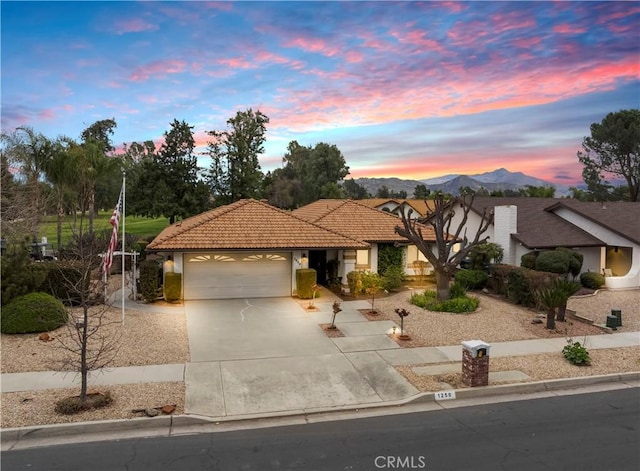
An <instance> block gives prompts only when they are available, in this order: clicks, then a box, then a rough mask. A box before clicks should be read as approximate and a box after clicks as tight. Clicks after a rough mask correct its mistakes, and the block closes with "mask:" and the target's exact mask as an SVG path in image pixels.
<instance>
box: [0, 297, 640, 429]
mask: <svg viewBox="0 0 640 471" xmlns="http://www.w3.org/2000/svg"><path fill="white" fill-rule="evenodd" d="M477 296H478V298H479V299H480V300H481V304H480V309H479V310H478V311H477V312H475V313H471V314H446V313H436V312H430V311H424V310H422V309H420V308H418V307H416V306H413V305H411V304H409V302H408V301H409V297H410V292H407V291H405V292H402V293H399V294H396V295H393V296H389V297H385V298H379V299H376V301H375V307H376V309H377V310H379V311H380V315H379V316H377V317H376V318H375V320H383V319H391V320H394V321H396V322H398V323H399V318H398V316H397V315H396V314H395V312H394V309H395V308H399V307H400V308H402V307H404V308H405V309H407V310H408V311H409V312H410V313H411V315H409V317H407V318H405V328H406V330H407V332H408V333H409V334H410V335H411V337H412V340H411V341H409V342H402V345H403V346H439V345H459V344H460V342H461V341H463V340H469V339H477V338H479V339H482V340H484V341H487V342H490V343H491V342H501V341H508V340H522V339H531V338H538V337H545V336H556V337H557V336H565V335H567V334H569V335H572V336H573V337H574V338H576V339H577V340H579V337H580V336H582V335H588V334H602V335H606V334H605V333H604V332H603V331H602V330H601V329H598V328H596V327H593V326H589V325H587V324H584V323H580V322H576V321H574V322H567V323H566V324H561V323H559V329H558V331H556V332H549V331H547V330H546V329H545V328H544V326H543V325H532V324H531V320H532V319H533V318H534V317H535V316H536V314H537V313H536V312H534V311H532V310H529V309H525V308H522V307H518V306H513V305H511V304H509V303H506V302H504V301H502V300H500V299H497V298H494V297H491V296H486V295H477ZM639 296H640V290H635V291H616V292H610V291H600V292H598V294H597V295H595V296H589V297H583V298H579V299H578V298H572V299H571V300H570V302H569V308H570V309H574V310H576V311H577V312H578V313H579V314H581V315H585V316H586V317H593V316H589V315H588V314H586V313H587V312H591V313H596V312H597V313H599V314H601V315H603V319H605V318H606V314H608V313H609V312H610V310H611V309H622V312H623V325H624V326H623V327H622V328H621V329H619V331H623V332H624V331H640V308H639V307H638V306H639V302H638V300H639ZM326 297H329V295H328V294H327V296H326ZM120 315H121V312H120V310H119V309H117V308H111V309H110V310H109V311H108V315H107V318H108V320H109V322H111V324H110V326H109V327H108V328H112V329H114V332H116V333H119V334H120V335H121V337H120V342H119V344H120V349H119V351H118V354H117V356H116V357H115V359H114V361H113V363H112V364H111V366H132V365H150V364H169V363H185V362H187V361H189V350H188V339H187V332H186V320H185V316H184V313H183V311H182V309H176V312H175V313H171V314H164V313H152V312H146V311H127V312H126V323H125V327H122V326H121V324H120ZM594 320H596V322H598V321H599V319H594ZM338 322H339V319H338ZM602 322H604V320H602ZM50 335H51V336H52V337H54V341H52V342H43V341H41V340H38V335H36V334H26V335H2V336H1V338H0V341H1V342H2V358H1V367H2V373H10V372H11V373H13V372H27V371H45V370H50V369H52V365H55V364H59V362H60V360H61V359H62V358H63V355H64V354H65V352H64V351H63V350H61V349H60V348H59V341H58V340H59V339H61V338H64V337H65V336H66V335H69V331H68V330H67V329H66V328H61V329H58V330H56V331H54V332H52V333H50ZM141 345H143V346H144V348H141ZM587 348H588V345H587ZM590 354H591V358H592V366H590V367H576V366H573V365H571V364H569V363H568V362H567V361H566V360H565V359H564V358H563V357H562V354H561V353H560V352H558V354H545V355H528V356H522V357H512V358H496V359H492V360H491V370H492V371H506V370H519V371H522V372H524V373H526V374H528V375H529V376H531V378H532V381H537V380H544V379H552V378H563V377H572V376H586V375H598V374H605V373H613V372H622V371H638V370H640V347H633V348H624V349H610V350H594V351H591V352H590ZM414 366H418V365H414ZM398 370H399V371H400V372H401V373H403V374H404V375H405V376H406V377H407V378H408V379H409V380H410V381H411V382H412V383H413V384H414V385H416V387H417V388H418V389H420V390H422V391H435V390H438V389H440V388H441V385H440V382H443V381H444V382H447V383H448V384H451V385H452V386H454V387H459V386H460V387H461V386H462V385H460V384H457V382H459V381H460V378H459V375H456V374H453V375H445V377H434V376H418V375H415V374H414V373H413V371H412V370H411V368H410V367H399V368H398ZM102 390H103V391H106V390H109V391H110V392H111V394H112V396H113V397H114V403H113V404H111V405H110V406H109V407H107V408H104V409H100V410H95V411H90V412H84V413H82V414H78V415H74V416H59V415H57V414H56V413H55V412H54V410H53V408H54V404H55V402H56V401H57V400H58V399H60V398H63V397H68V396H73V395H76V394H78V390H77V389H56V390H54V389H51V390H45V391H33V392H31V391H29V392H18V393H5V394H2V404H1V409H0V412H1V417H0V424H1V426H2V427H24V426H30V425H42V424H52V423H65V422H80V421H94V420H109V419H128V418H133V417H140V416H141V414H136V413H132V412H131V410H132V409H137V408H148V407H157V406H162V405H165V404H176V405H177V409H176V411H175V412H174V413H175V414H181V413H183V412H184V383H147V384H132V385H118V386H109V387H106V388H104V389H102Z"/></svg>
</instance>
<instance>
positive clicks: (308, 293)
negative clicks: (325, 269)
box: [296, 268, 318, 299]
mask: <svg viewBox="0 0 640 471" xmlns="http://www.w3.org/2000/svg"><path fill="white" fill-rule="evenodd" d="M317 282H318V273H317V272H316V271H315V270H314V269H313V268H300V269H298V270H296V289H297V293H298V297H299V298H300V299H311V298H313V287H314V286H315V284H316V283H317Z"/></svg>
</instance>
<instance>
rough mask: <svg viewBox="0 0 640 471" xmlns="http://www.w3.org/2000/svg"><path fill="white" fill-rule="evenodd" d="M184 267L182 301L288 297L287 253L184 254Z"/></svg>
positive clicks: (288, 265)
mask: <svg viewBox="0 0 640 471" xmlns="http://www.w3.org/2000/svg"><path fill="white" fill-rule="evenodd" d="M184 268H185V277H184V293H185V295H184V297H185V299H229V298H259V297H280V296H290V295H291V254H290V253H272V252H269V253H254V252H247V253H231V254H214V253H212V254H189V255H186V254H185V257H184Z"/></svg>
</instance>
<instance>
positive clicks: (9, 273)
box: [0, 241, 47, 306]
mask: <svg viewBox="0 0 640 471" xmlns="http://www.w3.org/2000/svg"><path fill="white" fill-rule="evenodd" d="M39 265H40V263H32V262H31V259H30V257H29V248H28V247H27V244H26V241H24V242H22V243H20V244H11V245H9V248H8V249H7V252H6V254H5V255H3V256H2V257H1V258H0V269H1V270H2V284H1V295H0V302H1V303H2V305H3V306H4V305H6V304H9V302H11V300H12V299H15V298H17V297H18V296H23V295H25V294H27V293H31V292H34V291H38V290H40V286H41V285H42V282H43V281H44V279H45V278H46V276H47V275H46V272H44V271H43V270H41V269H37V267H38V266H39Z"/></svg>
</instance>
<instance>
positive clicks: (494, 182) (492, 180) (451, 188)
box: [354, 168, 569, 197]
mask: <svg viewBox="0 0 640 471" xmlns="http://www.w3.org/2000/svg"><path fill="white" fill-rule="evenodd" d="M354 181H355V182H356V183H358V184H359V185H361V186H362V187H364V188H365V189H366V190H367V192H368V193H369V194H371V195H375V194H376V193H377V192H378V190H379V189H380V188H382V187H383V186H386V187H387V188H388V189H389V191H391V192H394V193H398V192H401V191H406V192H407V195H408V197H412V196H413V192H414V191H415V188H416V186H417V185H425V186H426V187H427V188H428V189H429V190H431V191H432V192H434V191H442V192H443V193H450V194H453V195H456V194H458V192H459V190H460V188H464V187H469V188H471V189H473V190H479V189H481V188H485V189H487V190H488V191H494V190H502V191H504V190H513V191H518V190H519V189H520V188H525V187H527V186H528V185H531V186H543V187H551V186H552V187H555V189H556V192H555V196H565V195H568V194H569V187H567V186H565V185H558V184H555V183H550V182H548V181H545V180H541V179H539V178H535V177H531V176H529V175H525V174H524V173H522V172H510V171H508V170H507V169H505V168H499V169H498V170H494V171H492V172H485V173H479V174H476V175H459V174H449V175H443V176H441V177H435V178H427V179H424V180H403V179H401V178H356V179H354Z"/></svg>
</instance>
